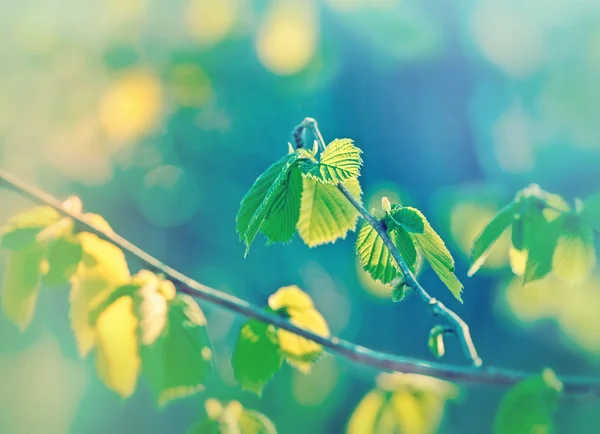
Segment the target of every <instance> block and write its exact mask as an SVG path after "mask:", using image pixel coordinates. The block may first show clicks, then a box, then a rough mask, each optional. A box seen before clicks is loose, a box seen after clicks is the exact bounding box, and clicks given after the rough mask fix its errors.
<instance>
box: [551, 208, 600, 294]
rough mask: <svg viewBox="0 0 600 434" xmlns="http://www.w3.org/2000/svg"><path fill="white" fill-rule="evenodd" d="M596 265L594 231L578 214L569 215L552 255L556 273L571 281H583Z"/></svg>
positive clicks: (553, 267)
mask: <svg viewBox="0 0 600 434" xmlns="http://www.w3.org/2000/svg"><path fill="white" fill-rule="evenodd" d="M595 265H596V249H595V248H594V233H593V231H592V228H590V227H589V226H588V225H587V224H586V223H585V222H583V221H581V220H580V218H579V216H577V215H569V216H568V217H566V218H565V221H564V224H563V225H562V228H561V231H560V234H559V235H558V240H557V241H556V249H555V250H554V256H553V257H552V269H553V271H554V274H556V275H557V276H558V277H559V278H561V279H563V280H564V281H566V282H569V283H580V282H583V281H584V280H585V279H587V277H588V276H589V275H590V273H591V272H592V270H593V269H594V267H595Z"/></svg>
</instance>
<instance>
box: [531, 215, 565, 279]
mask: <svg viewBox="0 0 600 434" xmlns="http://www.w3.org/2000/svg"><path fill="white" fill-rule="evenodd" d="M541 221H543V222H544V223H542V224H541V225H539V226H538V230H539V232H537V233H532V234H531V236H530V239H529V241H528V242H527V245H526V246H527V262H526V265H525V273H524V283H525V284H527V283H529V282H533V281H535V280H538V279H541V278H543V277H544V276H546V274H548V273H549V272H550V271H551V270H552V255H553V254H554V249H555V248H556V243H557V240H558V237H559V234H560V232H561V228H562V225H563V221H564V219H563V218H562V217H561V218H559V219H556V220H554V221H553V222H550V223H548V222H547V221H546V220H545V219H542V220H540V222H541Z"/></svg>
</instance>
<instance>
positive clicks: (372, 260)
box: [356, 222, 402, 283]
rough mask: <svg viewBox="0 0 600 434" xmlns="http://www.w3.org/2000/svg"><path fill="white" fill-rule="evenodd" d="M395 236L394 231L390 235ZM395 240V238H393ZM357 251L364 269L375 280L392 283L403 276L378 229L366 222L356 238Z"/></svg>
mask: <svg viewBox="0 0 600 434" xmlns="http://www.w3.org/2000/svg"><path fill="white" fill-rule="evenodd" d="M392 236H393V233H392V234H391V235H390V237H392ZM392 241H393V240H392ZM356 253H357V254H358V257H359V259H360V263H361V265H362V266H363V268H364V270H365V271H366V272H367V273H369V274H370V275H371V277H372V278H373V279H374V280H378V281H380V282H382V283H392V282H393V281H394V280H395V279H398V278H399V277H402V274H401V272H400V271H399V270H398V265H397V264H396V262H395V260H394V258H393V257H392V255H391V253H390V251H389V249H388V248H387V247H386V246H385V244H384V242H383V239H382V238H381V237H380V236H379V234H378V233H377V231H376V230H375V229H374V228H373V227H372V226H371V225H370V224H369V223H368V222H364V223H363V225H362V227H361V228H360V231H359V232H358V236H357V238H356Z"/></svg>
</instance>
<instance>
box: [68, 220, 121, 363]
mask: <svg viewBox="0 0 600 434" xmlns="http://www.w3.org/2000/svg"><path fill="white" fill-rule="evenodd" d="M78 238H79V241H80V242H81V246H82V249H83V260H82V262H81V263H80V266H79V268H78V270H77V272H76V273H75V274H74V275H73V277H72V278H71V283H72V288H71V293H70V296H69V299H70V302H71V309H70V314H69V316H70V319H71V327H72V329H73V332H74V334H75V339H76V341H77V348H78V349H79V353H80V354H81V355H82V356H83V355H85V354H87V353H88V352H89V351H90V349H91V348H92V347H93V346H94V343H95V339H96V338H95V336H96V332H95V330H94V328H93V327H92V326H91V325H90V322H89V315H90V313H91V312H92V311H93V310H94V309H95V308H97V307H98V306H99V305H100V303H102V302H103V301H104V300H105V299H106V298H107V297H108V296H109V295H110V294H111V292H113V291H114V290H115V289H116V288H118V287H119V286H121V285H125V284H127V283H129V281H130V279H131V276H130V274H129V268H128V267H127V262H126V260H125V255H124V254H123V252H122V251H121V250H120V249H119V248H118V247H115V246H114V245H112V244H111V243H109V242H107V241H104V240H102V239H100V238H99V237H97V236H96V235H93V234H90V233H87V232H82V233H80V234H78Z"/></svg>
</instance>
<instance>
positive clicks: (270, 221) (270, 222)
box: [260, 167, 302, 243]
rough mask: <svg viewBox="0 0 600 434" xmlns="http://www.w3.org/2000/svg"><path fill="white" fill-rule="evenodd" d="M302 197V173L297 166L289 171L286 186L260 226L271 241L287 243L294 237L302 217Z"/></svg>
mask: <svg viewBox="0 0 600 434" xmlns="http://www.w3.org/2000/svg"><path fill="white" fill-rule="evenodd" d="M301 197H302V173H301V171H300V169H298V168H296V167H295V168H293V169H292V170H290V171H289V173H288V179H287V180H286V181H284V187H283V188H281V189H280V191H279V193H278V194H277V197H276V198H275V200H274V201H273V205H272V206H271V209H270V210H269V212H268V214H267V217H266V218H265V221H264V223H263V224H262V226H261V228H260V231H261V232H262V233H263V234H264V235H265V236H266V237H267V239H268V241H269V243H276V242H280V243H287V242H289V241H290V240H291V239H292V236H293V235H294V232H296V225H297V224H298V219H299V218H300V200H301Z"/></svg>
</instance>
